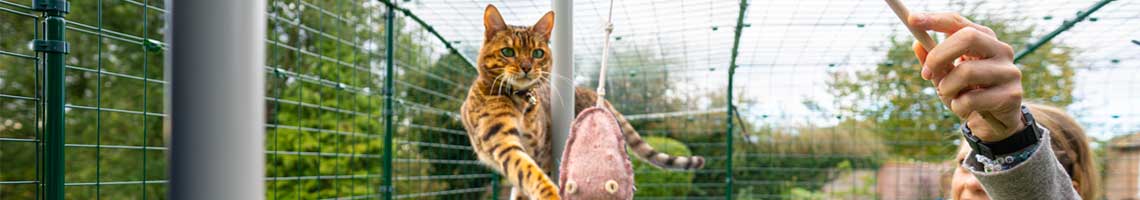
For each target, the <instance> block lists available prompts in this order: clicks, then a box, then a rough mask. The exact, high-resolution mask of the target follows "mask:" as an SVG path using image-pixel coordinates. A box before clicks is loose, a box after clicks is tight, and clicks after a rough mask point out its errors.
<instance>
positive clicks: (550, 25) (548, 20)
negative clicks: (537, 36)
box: [530, 11, 554, 40]
mask: <svg viewBox="0 0 1140 200" xmlns="http://www.w3.org/2000/svg"><path fill="white" fill-rule="evenodd" d="M530 30H531V31H534V32H538V33H541V34H542V36H543V37H546V40H550V31H552V30H554V11H550V12H546V15H542V18H541V19H538V22H535V23H534V26H532V27H530Z"/></svg>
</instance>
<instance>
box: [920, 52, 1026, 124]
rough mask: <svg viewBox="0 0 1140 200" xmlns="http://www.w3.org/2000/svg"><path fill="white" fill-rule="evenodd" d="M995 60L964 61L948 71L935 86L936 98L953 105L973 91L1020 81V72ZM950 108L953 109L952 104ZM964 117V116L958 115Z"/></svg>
mask: <svg viewBox="0 0 1140 200" xmlns="http://www.w3.org/2000/svg"><path fill="white" fill-rule="evenodd" d="M1003 62H1004V61H996V60H977V61H964V62H962V63H959V64H958V66H957V67H955V68H954V70H953V71H950V73H949V74H947V75H946V76H945V77H943V78H942V79H941V82H939V83H938V84H936V85H937V86H935V87H937V88H938V96H939V98H942V102H943V103H953V101H951V100H954V101H957V99H956V98H959V97H960V96H963V94H964V93H969V92H973V90H979V89H987V88H989V87H993V86H997V85H1001V84H1006V83H1010V82H1012V81H1020V79H1021V78H1020V76H1021V72H1020V71H1018V69H1017V67H1014V66H1012V65H1011V64H1006V63H1003ZM947 105H950V108H951V109H953V108H954V104H947ZM958 116H965V115H958Z"/></svg>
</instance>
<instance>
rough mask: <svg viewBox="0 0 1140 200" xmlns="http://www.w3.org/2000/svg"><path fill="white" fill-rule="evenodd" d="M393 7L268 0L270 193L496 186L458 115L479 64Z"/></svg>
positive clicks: (352, 194) (463, 190)
mask: <svg viewBox="0 0 1140 200" xmlns="http://www.w3.org/2000/svg"><path fill="white" fill-rule="evenodd" d="M389 5H391V4H390V2H380V1H304V0H272V1H269V6H270V7H269V8H270V13H269V19H270V22H269V35H268V36H267V39H266V42H267V44H268V48H270V49H268V56H267V58H266V59H267V60H266V62H267V63H268V65H269V66H267V67H266V73H268V74H267V75H268V77H270V78H269V79H267V83H266V84H267V86H268V87H267V91H266V98H267V101H268V102H269V106H271V108H269V110H270V113H269V115H270V117H269V121H268V122H267V133H268V134H269V135H268V137H267V141H266V144H267V148H268V153H269V157H268V158H267V159H268V161H267V162H268V163H269V164H268V168H269V170H268V172H267V174H266V175H267V177H268V178H267V181H268V183H269V184H267V185H268V187H269V188H267V189H268V190H267V191H268V193H267V194H266V196H267V197H270V198H273V199H332V198H338V199H339V198H377V197H392V198H395V199H404V198H416V199H419V198H442V199H454V198H459V199H470V198H474V197H480V196H482V195H484V193H487V192H489V191H491V190H490V187H489V186H490V185H491V182H492V181H491V177H492V176H491V174H490V172H489V171H487V170H486V169H485V168H483V167H482V166H481V165H479V163H478V162H477V161H475V157H474V154H473V152H471V148H470V147H469V143H468V141H467V136H466V132H465V131H464V130H463V127H462V125H461V124H460V122H459V120H458V116H459V114H458V110H459V105H461V103H462V101H463V98H464V95H465V93H466V88H467V87H468V83H467V82H468V80H469V79H470V78H472V77H473V76H474V73H475V72H474V68H473V67H472V65H471V64H470V63H469V62H468V61H467V60H466V59H464V58H462V57H461V56H459V55H458V54H455V53H454V50H453V49H450V48H449V46H448V44H445V43H444V42H443V41H440V38H438V37H437V35H434V32H433V30H431V29H430V27H427V26H424V25H423V24H421V23H422V22H421V21H417V20H416V19H415V18H414V17H410V16H409V15H408V14H410V12H403V11H402V10H400V9H394V11H395V12H397V13H394V14H396V15H395V16H396V17H395V18H393V19H394V20H392V21H389V18H388V17H387V14H388V9H389V8H390V6H389ZM392 8H394V7H392ZM389 22H390V23H389ZM389 31H390V32H389ZM388 33H394V34H393V35H392V36H391V37H390V38H389V37H388ZM389 39H391V40H389ZM387 51H392V54H391V56H392V57H388V54H386V53H387ZM389 66H391V67H392V68H391V69H390V70H389V69H388V67H389ZM388 72H393V73H392V74H388ZM388 79H391V80H388ZM386 83H392V85H385V84H386ZM386 87H392V88H391V89H393V91H394V92H393V93H385V91H386V90H387V88H386ZM385 101H392V103H393V107H385V106H384V104H385V103H386V102H385ZM389 109H390V111H389ZM386 114H391V115H392V117H393V119H392V120H393V124H392V125H393V127H391V129H388V128H387V127H384V126H385V121H384V120H385V117H386V116H385V115H386ZM389 130H391V132H386V131H389ZM385 134H391V135H390V136H391V137H392V143H391V145H393V146H392V148H391V151H390V152H387V150H386V149H385V148H384V143H383V141H384V138H385V136H386V135H385ZM387 156H392V157H387ZM384 159H392V162H391V163H392V164H391V165H390V166H388V165H384V162H383V161H384ZM385 170H391V172H392V176H390V177H384V173H383V172H384V171H385ZM386 181H393V182H392V185H391V186H393V187H389V185H384V184H386V183H387V182H386Z"/></svg>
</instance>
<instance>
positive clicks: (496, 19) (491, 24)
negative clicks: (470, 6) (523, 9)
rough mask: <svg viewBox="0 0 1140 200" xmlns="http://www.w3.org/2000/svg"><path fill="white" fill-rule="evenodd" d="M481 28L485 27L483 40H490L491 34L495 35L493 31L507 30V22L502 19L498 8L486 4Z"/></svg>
mask: <svg viewBox="0 0 1140 200" xmlns="http://www.w3.org/2000/svg"><path fill="white" fill-rule="evenodd" d="M483 28H486V31H484V34H485V35H486V37H487V38H485V41H491V36H495V33H498V32H499V31H503V30H507V23H506V22H504V21H503V15H500V14H499V9H498V8H495V5H491V4H487V11H484V12H483Z"/></svg>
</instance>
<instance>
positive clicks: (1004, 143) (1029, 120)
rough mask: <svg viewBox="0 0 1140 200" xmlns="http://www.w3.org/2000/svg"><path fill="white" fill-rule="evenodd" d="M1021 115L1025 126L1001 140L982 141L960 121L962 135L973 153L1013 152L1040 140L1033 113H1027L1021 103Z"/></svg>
mask: <svg viewBox="0 0 1140 200" xmlns="http://www.w3.org/2000/svg"><path fill="white" fill-rule="evenodd" d="M1021 116H1022V119H1024V120H1023V122H1024V123H1025V128H1024V129H1022V130H1020V131H1017V133H1014V134H1013V135H1011V136H1009V137H1008V138H1005V139H1003V140H1001V141H997V142H983V141H982V139H981V138H978V137H977V136H974V134H973V133H972V132H970V127H969V126H967V125H966V123H965V122H962V135H963V136H965V137H966V142H967V143H969V144H970V148H973V149H974V153H977V154H978V155H982V156H985V157H989V158H994V156H997V155H1006V154H1010V153H1014V152H1017V151H1018V150H1021V149H1025V147H1029V146H1032V145H1034V144H1037V142H1040V140H1041V139H1040V138H1041V131H1040V130H1037V122H1036V120H1033V114H1031V113H1029V108H1028V107H1025V105H1021Z"/></svg>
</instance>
